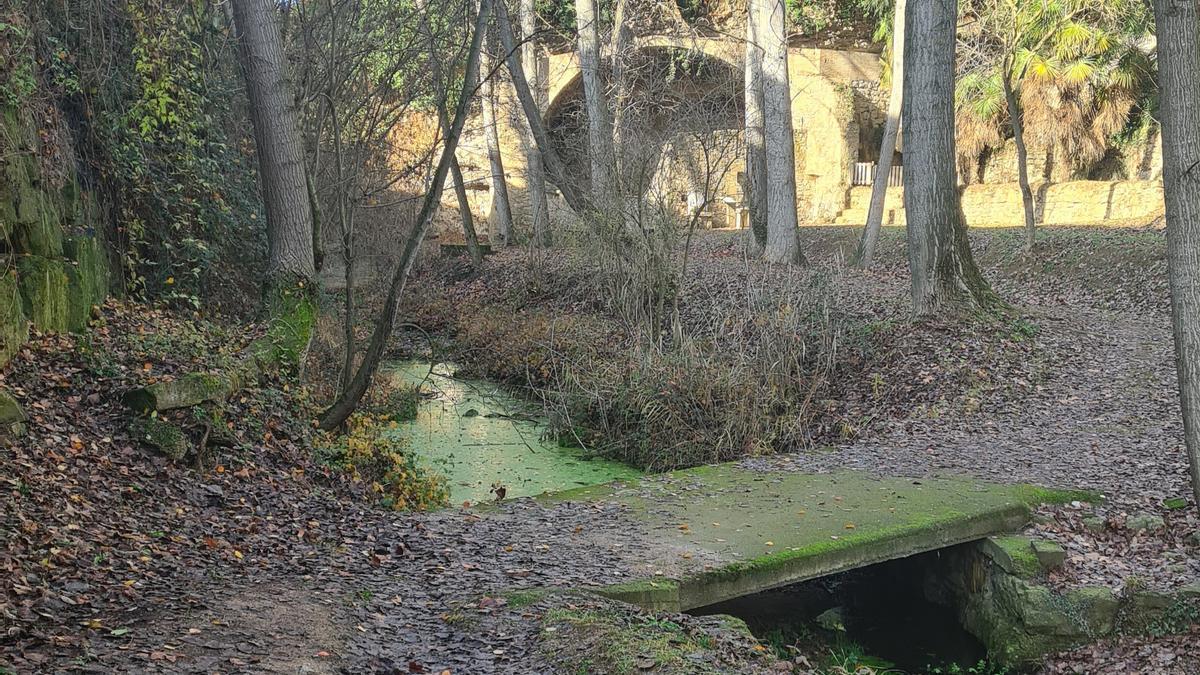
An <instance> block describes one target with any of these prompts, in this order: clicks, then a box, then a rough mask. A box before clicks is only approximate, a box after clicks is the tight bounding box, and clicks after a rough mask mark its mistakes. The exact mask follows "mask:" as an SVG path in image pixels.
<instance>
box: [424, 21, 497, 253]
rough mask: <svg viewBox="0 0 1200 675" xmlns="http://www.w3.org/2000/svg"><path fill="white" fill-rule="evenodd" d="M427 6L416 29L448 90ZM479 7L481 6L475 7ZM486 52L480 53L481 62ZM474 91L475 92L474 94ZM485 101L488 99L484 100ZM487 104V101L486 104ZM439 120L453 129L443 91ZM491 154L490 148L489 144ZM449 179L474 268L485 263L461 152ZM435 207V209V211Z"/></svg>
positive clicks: (435, 77)
mask: <svg viewBox="0 0 1200 675" xmlns="http://www.w3.org/2000/svg"><path fill="white" fill-rule="evenodd" d="M427 7H428V3H427V0H417V9H418V10H419V11H420V12H421V19H420V22H419V24H418V26H417V29H418V30H420V31H421V34H422V35H423V36H424V38H425V43H426V49H427V50H428V52H429V70H430V73H431V74H432V75H433V81H434V83H435V85H436V86H437V87H438V88H439V89H441V90H442V91H443V92H447V91H448V89H447V88H446V84H447V83H446V82H445V81H444V80H443V79H442V67H441V61H440V60H439V56H438V53H437V44H436V43H435V42H434V39H433V30H432V29H431V28H430V27H429V16H428V14H426V11H427ZM476 11H478V10H476ZM482 58H483V54H482V51H481V53H480V59H481V62H482ZM473 94H474V92H472V95H473ZM485 103H486V102H485ZM484 107H485V108H486V104H485V106H484ZM437 113H438V124H439V125H440V126H441V129H442V132H443V133H447V134H448V133H449V129H450V114H449V113H448V112H447V111H446V94H445V93H443V94H442V95H441V96H440V97H439V98H438V101H437ZM488 150H489V154H490V150H491V148H490V147H489V148H488ZM449 161H450V179H451V183H452V184H453V186H454V196H455V198H456V199H457V200H458V213H459V219H460V220H461V222H462V228H463V241H464V242H465V243H466V245H467V253H468V254H470V256H471V265H473V266H474V267H475V269H480V268H482V267H483V250H482V249H480V248H479V235H478V234H477V233H476V232H475V218H474V216H472V215H471V202H470V200H469V199H467V184H466V181H465V180H464V179H463V174H462V167H460V166H459V165H458V156H457V155H456V154H455V153H454V152H451V153H450V158H449ZM436 208H437V207H434V209H435V213H436Z"/></svg>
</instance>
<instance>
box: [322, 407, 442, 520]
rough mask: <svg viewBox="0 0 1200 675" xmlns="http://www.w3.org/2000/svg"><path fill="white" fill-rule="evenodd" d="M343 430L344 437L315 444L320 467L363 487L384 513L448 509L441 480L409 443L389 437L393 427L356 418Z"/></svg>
mask: <svg viewBox="0 0 1200 675" xmlns="http://www.w3.org/2000/svg"><path fill="white" fill-rule="evenodd" d="M346 427H347V429H346V433H345V434H344V435H341V436H333V435H326V436H324V437H322V438H319V439H317V442H316V444H315V445H316V449H317V457H318V459H319V460H320V461H321V462H323V463H324V464H326V465H328V466H331V467H333V468H335V469H337V470H339V471H343V472H345V473H347V474H348V475H349V476H350V478H351V480H353V481H355V482H361V483H364V484H365V485H366V486H367V487H368V488H369V490H370V491H371V492H372V493H373V494H375V495H376V496H377V497H378V499H379V501H380V503H382V504H383V505H384V506H386V507H388V508H392V509H396V510H406V509H410V510H425V509H430V508H437V507H441V506H447V505H449V503H450V488H449V485H448V483H447V481H446V479H445V477H444V476H442V475H440V474H438V473H437V472H435V471H432V470H430V469H429V468H427V467H425V466H423V465H421V464H420V462H419V461H418V460H417V458H416V457H415V456H414V455H413V453H412V452H411V451H410V449H409V448H408V443H407V442H406V441H405V440H404V439H402V438H400V437H399V436H397V435H395V434H394V433H391V431H392V430H394V429H395V428H396V423H395V422H388V421H386V420H383V419H381V418H379V417H376V416H373V415H368V414H356V415H353V416H351V417H350V419H349V420H347V422H346Z"/></svg>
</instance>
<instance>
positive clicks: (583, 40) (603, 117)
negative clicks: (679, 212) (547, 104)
mask: <svg viewBox="0 0 1200 675" xmlns="http://www.w3.org/2000/svg"><path fill="white" fill-rule="evenodd" d="M599 24H600V17H599V12H598V11H597V9H596V0H575V26H576V30H577V31H578V33H579V40H578V42H579V47H578V49H579V71H580V75H581V77H582V79H583V98H584V105H585V109H586V112H587V124H588V159H589V160H590V163H591V178H592V201H593V202H595V203H597V204H604V203H606V202H607V200H608V199H610V198H611V195H612V187H613V177H612V168H613V148H612V127H611V126H610V124H609V116H608V104H607V102H606V97H605V92H604V83H603V82H602V80H601V78H600V25H599Z"/></svg>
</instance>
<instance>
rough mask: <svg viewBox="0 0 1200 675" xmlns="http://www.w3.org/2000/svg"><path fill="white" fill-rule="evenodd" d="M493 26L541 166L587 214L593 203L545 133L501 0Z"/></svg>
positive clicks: (565, 196)
mask: <svg viewBox="0 0 1200 675" xmlns="http://www.w3.org/2000/svg"><path fill="white" fill-rule="evenodd" d="M496 28H497V31H498V32H499V34H500V45H501V46H502V47H503V48H504V52H505V53H506V54H507V55H508V56H507V57H506V63H507V64H508V72H509V75H511V77H512V83H513V90H514V91H515V92H516V94H517V100H518V101H520V103H521V111H522V112H524V113H525V121H526V123H527V124H528V125H529V133H530V135H531V136H533V142H534V146H536V147H537V151H538V155H539V156H540V157H541V158H542V166H543V167H545V169H546V171H547V172H548V173H549V174H550V176H549V177H550V180H551V181H553V183H554V184H555V185H557V186H558V189H559V190H562V196H563V200H565V201H566V202H567V206H569V207H571V210H572V211H574V212H575V213H576V214H577V215H579V216H580V217H584V216H589V215H591V214H592V213H593V211H594V209H595V207H594V206H593V203H592V200H591V199H590V198H589V197H588V195H587V194H586V193H585V192H584V191H583V190H580V189H579V185H578V184H577V183H576V182H575V181H573V180H570V179H568V178H567V170H566V168H565V167H564V166H563V161H562V158H560V157H559V156H558V153H556V152H555V151H554V146H553V145H551V143H550V136H549V134H547V133H546V125H545V124H543V123H542V113H541V111H540V110H539V108H538V104H537V101H536V100H535V99H534V98H533V93H532V92H531V91H530V90H529V80H527V79H526V78H525V68H524V67H523V66H522V65H521V59H520V57H519V56H518V55H517V39H516V37H515V35H514V33H513V29H512V22H511V21H510V20H509V18H508V8H507V7H505V6H504V3H503V2H500V3H497V4H496Z"/></svg>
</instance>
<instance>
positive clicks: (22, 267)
mask: <svg viewBox="0 0 1200 675" xmlns="http://www.w3.org/2000/svg"><path fill="white" fill-rule="evenodd" d="M17 274H18V276H17V283H18V285H19V287H20V289H21V304H22V307H23V309H24V310H25V314H26V315H27V316H28V317H29V319H30V320H31V321H32V322H33V325H34V327H36V328H37V329H38V330H41V331H63V330H66V328H67V272H66V269H65V266H64V264H63V263H62V262H60V261H58V260H50V259H48V258H42V257H39V256H21V257H19V258H18V259H17Z"/></svg>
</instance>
